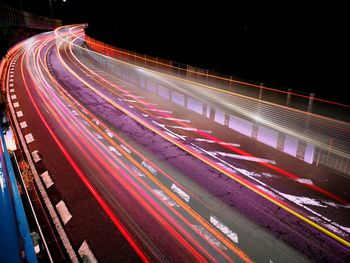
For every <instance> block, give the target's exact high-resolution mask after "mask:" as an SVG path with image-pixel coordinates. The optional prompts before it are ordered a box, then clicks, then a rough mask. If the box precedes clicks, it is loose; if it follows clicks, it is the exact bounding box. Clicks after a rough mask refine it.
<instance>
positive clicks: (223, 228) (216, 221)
mask: <svg viewBox="0 0 350 263" xmlns="http://www.w3.org/2000/svg"><path fill="white" fill-rule="evenodd" d="M210 223H212V224H213V225H214V226H215V227H216V228H217V229H219V230H220V231H221V232H222V233H224V234H225V235H226V236H227V237H228V238H229V239H231V240H232V241H233V242H235V243H236V244H237V243H238V234H237V233H235V232H233V231H232V230H231V229H230V228H229V227H228V226H226V225H225V224H224V223H223V222H221V221H220V220H219V219H218V218H217V217H216V216H214V215H210Z"/></svg>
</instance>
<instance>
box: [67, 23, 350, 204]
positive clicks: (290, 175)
mask: <svg viewBox="0 0 350 263" xmlns="http://www.w3.org/2000/svg"><path fill="white" fill-rule="evenodd" d="M72 30H73V28H71V29H70V32H71V33H72ZM72 35H73V36H75V38H78V37H79V36H78V35H75V34H73V33H72ZM69 45H70V47H69V51H70V53H71V55H72V57H73V58H74V60H75V61H77V62H78V63H79V64H80V66H81V67H83V68H84V69H85V70H86V71H88V72H89V73H90V74H92V75H95V76H96V77H98V79H100V80H101V81H102V82H99V83H100V84H101V85H103V86H104V87H106V88H107V89H109V87H107V86H106V85H104V83H107V84H108V85H109V86H111V87H113V88H115V89H117V90H119V91H121V92H122V93H123V92H124V93H125V94H129V92H128V91H127V90H123V89H122V88H120V87H118V86H116V85H115V84H113V83H111V82H110V81H109V80H107V79H105V78H103V77H102V76H100V75H99V74H97V73H96V72H94V71H92V70H90V69H89V68H88V67H87V66H86V65H84V64H83V63H81V62H79V59H78V58H77V57H76V56H75V55H74V54H73V51H72V46H73V45H74V40H73V41H71V42H70V43H69ZM111 77H114V76H113V75H111ZM109 90H110V91H111V92H115V91H113V90H111V89H109ZM116 95H117V94H116ZM135 100H136V101H138V102H139V103H140V104H144V105H148V104H147V102H144V101H142V100H141V99H139V98H135ZM134 107H137V108H138V110H139V111H143V112H145V111H144V108H142V107H138V106H137V105H135V106H134ZM149 109H151V111H156V112H158V113H159V114H161V115H162V116H163V117H164V118H174V117H173V116H172V115H169V114H171V113H172V112H169V111H164V110H159V109H157V108H155V107H154V106H151V107H149ZM146 113H149V114H151V113H150V112H146ZM167 113H169V114H167ZM173 121H174V122H175V123H176V124H178V126H174V127H183V128H182V129H184V130H188V131H189V130H190V131H194V132H197V133H198V135H201V136H202V137H204V138H206V139H208V140H211V141H214V142H216V143H218V144H221V145H223V146H224V147H225V148H227V149H229V150H230V151H232V152H235V153H237V154H239V155H242V156H246V157H247V158H258V157H256V156H254V155H252V154H250V153H248V152H247V151H244V150H242V149H238V148H237V147H234V146H233V145H228V144H225V142H224V141H223V140H221V139H219V138H217V137H215V136H212V135H210V134H208V132H207V131H202V130H197V129H196V128H194V127H192V126H190V125H187V124H185V123H183V122H181V121H178V120H176V118H175V119H174V120H173ZM209 133H210V132H209ZM260 164H261V165H262V166H265V167H267V168H269V169H271V170H273V171H275V172H277V173H279V174H281V175H283V176H286V177H288V178H290V179H292V180H298V179H300V178H301V177H299V176H297V175H296V174H293V173H291V172H288V171H286V170H283V169H281V168H279V167H277V166H275V165H274V164H270V163H266V162H260ZM217 168H219V169H221V170H222V167H221V168H220V167H217ZM303 185H304V186H305V187H308V188H310V189H313V190H315V191H317V192H319V193H322V194H324V195H326V196H328V197H330V198H332V199H333V200H336V201H337V202H340V203H342V204H345V205H346V204H348V203H349V202H348V201H346V200H344V199H343V198H341V197H339V196H337V195H335V194H333V193H331V192H329V191H327V190H325V189H322V188H321V187H318V186H316V185H309V184H303Z"/></svg>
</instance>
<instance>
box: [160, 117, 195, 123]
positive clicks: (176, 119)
mask: <svg viewBox="0 0 350 263" xmlns="http://www.w3.org/2000/svg"><path fill="white" fill-rule="evenodd" d="M157 118H158V119H162V120H168V121H180V122H187V123H190V122H191V120H186V119H178V118H167V117H163V116H157Z"/></svg>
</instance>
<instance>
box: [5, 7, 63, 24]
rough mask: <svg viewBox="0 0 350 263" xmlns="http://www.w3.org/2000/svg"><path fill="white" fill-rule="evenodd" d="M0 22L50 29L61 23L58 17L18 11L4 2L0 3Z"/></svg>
mask: <svg viewBox="0 0 350 263" xmlns="http://www.w3.org/2000/svg"><path fill="white" fill-rule="evenodd" d="M0 22H4V23H7V24H10V25H16V26H23V27H26V28H32V29H42V30H52V29H54V28H56V27H58V26H61V25H62V21H61V20H59V19H52V18H48V17H44V16H39V15H35V14H32V13H29V12H26V11H20V10H18V9H15V8H12V7H10V6H7V5H5V4H0Z"/></svg>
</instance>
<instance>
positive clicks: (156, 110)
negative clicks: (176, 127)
mask: <svg viewBox="0 0 350 263" xmlns="http://www.w3.org/2000/svg"><path fill="white" fill-rule="evenodd" d="M148 110H149V111H154V112H163V113H169V114H171V113H173V112H172V111H169V110H158V109H152V108H148Z"/></svg>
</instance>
